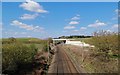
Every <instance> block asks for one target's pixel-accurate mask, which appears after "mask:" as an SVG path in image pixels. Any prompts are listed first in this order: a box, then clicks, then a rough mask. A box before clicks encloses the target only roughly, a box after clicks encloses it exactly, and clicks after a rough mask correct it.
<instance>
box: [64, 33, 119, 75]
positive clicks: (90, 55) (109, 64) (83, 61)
mask: <svg viewBox="0 0 120 75" xmlns="http://www.w3.org/2000/svg"><path fill="white" fill-rule="evenodd" d="M82 41H84V42H85V43H88V44H91V45H94V46H95V47H94V48H90V47H77V46H72V45H65V47H64V48H66V51H67V52H68V53H70V55H71V56H72V57H73V58H74V59H75V60H76V61H77V62H78V64H79V66H82V67H83V68H84V69H85V70H86V71H87V72H88V73H118V58H119V57H120V56H119V55H118V34H117V33H114V32H113V33H111V32H106V31H100V32H95V33H94V36H93V37H91V38H90V39H86V38H85V40H82Z"/></svg>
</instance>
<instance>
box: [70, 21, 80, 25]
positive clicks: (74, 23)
mask: <svg viewBox="0 0 120 75" xmlns="http://www.w3.org/2000/svg"><path fill="white" fill-rule="evenodd" d="M69 24H70V25H76V24H79V22H78V21H71V22H70V23H69Z"/></svg>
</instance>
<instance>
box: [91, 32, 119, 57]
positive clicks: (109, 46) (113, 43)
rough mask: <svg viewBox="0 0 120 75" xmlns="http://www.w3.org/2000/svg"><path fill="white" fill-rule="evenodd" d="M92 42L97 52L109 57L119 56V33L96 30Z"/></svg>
mask: <svg viewBox="0 0 120 75" xmlns="http://www.w3.org/2000/svg"><path fill="white" fill-rule="evenodd" d="M90 43H91V44H92V45H94V46H95V47H96V48H95V49H96V50H95V51H96V54H98V55H101V56H103V58H107V59H108V58H109V57H110V56H111V55H117V56H118V34H117V33H110V32H107V31H100V32H95V33H94V37H92V39H91V41H90Z"/></svg>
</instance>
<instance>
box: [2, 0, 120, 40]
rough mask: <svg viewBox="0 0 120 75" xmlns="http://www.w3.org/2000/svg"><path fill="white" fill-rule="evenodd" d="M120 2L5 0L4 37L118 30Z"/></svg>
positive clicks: (88, 33)
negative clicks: (8, 0) (10, 0)
mask: <svg viewBox="0 0 120 75" xmlns="http://www.w3.org/2000/svg"><path fill="white" fill-rule="evenodd" d="M117 11H118V3H117V2H99V3H98V2H34V1H31V0H28V2H27V3H25V2H3V3H2V23H1V25H2V26H3V28H2V37H3V38H8V37H36V38H47V37H59V36H62V35H92V33H93V32H94V31H96V30H107V31H117V29H118V28H117V27H118V24H117V16H118V14H117Z"/></svg>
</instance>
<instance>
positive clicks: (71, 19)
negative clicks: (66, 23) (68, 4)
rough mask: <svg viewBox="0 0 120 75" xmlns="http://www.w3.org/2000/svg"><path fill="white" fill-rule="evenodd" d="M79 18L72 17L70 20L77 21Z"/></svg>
mask: <svg viewBox="0 0 120 75" xmlns="http://www.w3.org/2000/svg"><path fill="white" fill-rule="evenodd" d="M79 19H80V18H79V17H77V16H74V17H73V18H71V20H79Z"/></svg>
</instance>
